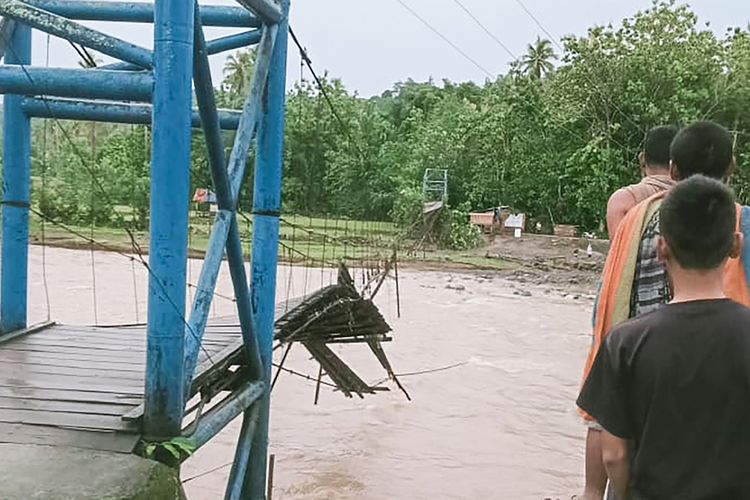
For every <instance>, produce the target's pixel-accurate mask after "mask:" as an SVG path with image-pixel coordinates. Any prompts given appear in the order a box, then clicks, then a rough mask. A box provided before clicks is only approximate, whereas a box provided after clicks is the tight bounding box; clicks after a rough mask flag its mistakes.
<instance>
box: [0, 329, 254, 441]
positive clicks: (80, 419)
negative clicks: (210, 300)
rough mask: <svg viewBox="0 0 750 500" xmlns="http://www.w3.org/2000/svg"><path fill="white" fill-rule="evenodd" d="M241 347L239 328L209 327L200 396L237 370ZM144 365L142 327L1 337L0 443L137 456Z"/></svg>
mask: <svg viewBox="0 0 750 500" xmlns="http://www.w3.org/2000/svg"><path fill="white" fill-rule="evenodd" d="M241 343H242V338H241V335H240V331H239V328H238V327H237V326H233V325H229V324H228V321H225V322H224V324H223V325H222V324H221V323H219V324H214V325H209V327H208V328H206V333H205V335H204V340H203V349H202V351H201V355H200V361H199V367H198V370H197V375H196V381H195V383H194V390H195V389H196V385H200V384H202V383H208V380H209V379H216V378H219V379H220V378H221V377H222V373H221V371H222V370H228V368H229V367H230V366H233V365H236V364H237V360H238V359H240V358H241V357H242V356H241V352H242V351H241V346H242V344H241ZM209 357H210V359H211V361H210V362H209V361H208V358H209ZM145 364H146V329H145V327H143V326H138V327H117V328H109V327H96V328H93V327H80V326H75V327H73V326H65V325H52V324H49V325H45V326H42V327H38V328H36V329H30V330H28V331H26V332H19V334H11V335H10V336H9V337H8V338H6V339H0V443H16V444H47V445H66V446H73V447H80V448H89V449H96V450H104V451H115V452H123V453H130V452H132V451H133V449H134V447H135V445H136V443H137V442H138V440H139V439H140V435H139V424H138V421H137V419H134V418H133V416H134V415H135V416H137V414H138V408H139V406H140V405H141V404H142V403H143V392H144V378H145Z"/></svg>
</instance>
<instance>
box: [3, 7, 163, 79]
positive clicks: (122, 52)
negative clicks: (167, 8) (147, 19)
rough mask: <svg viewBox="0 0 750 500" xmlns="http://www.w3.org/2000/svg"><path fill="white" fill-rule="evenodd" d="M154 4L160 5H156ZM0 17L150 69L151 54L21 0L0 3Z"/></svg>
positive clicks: (141, 48)
mask: <svg viewBox="0 0 750 500" xmlns="http://www.w3.org/2000/svg"><path fill="white" fill-rule="evenodd" d="M157 5H160V4H159V3H157ZM0 15H3V16H6V17H9V18H11V19H14V20H15V21H16V22H18V23H24V24H27V25H28V26H31V27H32V28H36V29H38V30H40V31H44V32H45V33H49V34H50V35H55V36H58V37H61V38H65V39H67V40H70V41H71V42H75V43H80V44H81V45H84V46H86V47H89V48H91V49H94V50H97V51H99V52H101V53H102V54H106V55H108V56H112V57H115V58H117V59H121V60H123V61H127V62H131V63H133V64H136V65H138V66H140V67H142V68H150V67H151V63H152V59H153V57H152V55H151V51H149V50H147V49H144V48H143V47H139V46H137V45H135V44H132V43H130V42H125V41H123V40H120V39H119V38H115V37H113V36H109V35H105V34H104V33H101V32H99V31H96V30H94V29H91V28H87V27H86V26H83V25H81V24H77V23H74V22H72V21H69V20H67V19H65V18H64V17H62V16H58V15H57V14H52V13H50V12H47V11H46V10H43V9H39V8H37V7H34V6H32V5H28V4H26V3H24V2H22V1H21V0H3V1H2V2H0ZM157 26H158V23H157ZM157 29H158V28H157Z"/></svg>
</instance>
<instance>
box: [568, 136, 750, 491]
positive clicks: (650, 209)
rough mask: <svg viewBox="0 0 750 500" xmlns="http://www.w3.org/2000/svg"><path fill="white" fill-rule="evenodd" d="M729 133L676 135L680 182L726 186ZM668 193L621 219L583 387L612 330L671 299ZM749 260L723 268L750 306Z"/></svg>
mask: <svg viewBox="0 0 750 500" xmlns="http://www.w3.org/2000/svg"><path fill="white" fill-rule="evenodd" d="M732 150H733V141H732V137H731V136H730V134H729V132H728V131H727V130H726V129H725V128H724V127H722V126H720V125H717V124H715V123H712V122H696V123H694V124H692V125H690V126H688V127H685V128H684V129H683V130H681V131H680V132H679V134H677V136H676V137H675V139H674V141H673V142H672V146H671V153H670V154H671V167H670V168H671V175H672V178H673V179H674V180H675V181H681V180H684V179H688V178H689V177H691V176H693V175H695V174H702V175H705V176H707V177H711V178H713V179H716V180H720V181H726V180H727V179H728V178H729V176H730V175H731V174H732V170H733V167H734V157H733V151H732ZM665 193H666V192H664V191H663V192H661V193H657V194H656V195H654V196H652V197H651V198H649V199H647V200H646V201H644V202H641V203H640V204H638V205H636V206H635V207H634V208H632V209H631V210H630V212H628V214H627V215H626V216H625V217H624V218H623V219H622V221H621V223H620V226H619V227H618V229H617V232H616V234H615V235H614V237H613V238H612V245H611V248H610V251H609V254H608V256H607V262H606V264H605V267H604V271H603V274H602V287H601V290H600V293H599V296H598V298H597V304H596V306H595V310H594V332H593V333H594V334H593V342H592V346H591V350H590V352H589V356H588V359H587V361H586V366H585V369H584V382H585V381H586V379H587V377H588V375H589V372H590V371H591V368H592V366H593V364H594V360H595V358H596V356H597V354H598V352H599V349H600V347H601V346H602V345H603V343H604V341H605V339H606V337H607V334H608V333H609V331H610V330H611V329H612V328H614V327H616V326H617V325H619V324H620V323H623V322H624V321H626V320H627V319H629V318H633V317H635V316H637V315H639V314H644V313H647V312H650V311H653V310H656V309H658V308H660V307H662V306H663V305H664V304H666V303H668V302H669V301H670V300H672V290H671V286H670V282H669V279H668V276H667V272H666V269H665V268H664V266H663V265H662V264H661V262H660V261H659V258H658V255H657V245H658V241H659V235H660V225H659V224H660V216H659V208H660V206H661V203H662V201H663V199H664V195H665ZM735 208H736V213H737V216H736V220H737V221H738V230H739V229H742V230H743V231H744V232H746V233H748V234H746V237H747V239H748V241H750V209H748V208H747V207H744V208H743V207H741V206H739V205H737V206H736V207H735ZM748 264H750V257H745V258H731V259H729V260H728V262H727V264H726V265H725V266H724V271H723V280H724V292H725V293H726V294H727V296H728V297H729V298H731V299H733V300H735V301H736V302H739V303H741V304H744V305H750V292H749V291H748V281H747V280H748V278H750V269H746V266H747V265H748ZM582 414H583V417H584V420H585V421H586V422H587V424H588V426H589V430H588V434H587V436H586V463H585V468H586V487H585V491H584V498H585V499H586V500H600V499H601V498H602V497H603V495H604V492H605V489H606V484H607V474H606V470H605V468H604V463H603V457H602V434H603V433H602V432H601V428H600V426H599V424H598V422H596V419H595V418H594V417H592V416H591V415H589V414H587V413H585V411H584V412H582Z"/></svg>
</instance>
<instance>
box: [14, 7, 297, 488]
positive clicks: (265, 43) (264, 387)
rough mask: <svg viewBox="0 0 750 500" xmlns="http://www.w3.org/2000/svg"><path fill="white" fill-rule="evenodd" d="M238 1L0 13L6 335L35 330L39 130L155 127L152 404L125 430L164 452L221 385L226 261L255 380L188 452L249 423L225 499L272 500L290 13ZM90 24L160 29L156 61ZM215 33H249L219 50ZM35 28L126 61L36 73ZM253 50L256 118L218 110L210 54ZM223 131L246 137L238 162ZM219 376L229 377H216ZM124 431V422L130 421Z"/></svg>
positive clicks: (251, 106)
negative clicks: (195, 181)
mask: <svg viewBox="0 0 750 500" xmlns="http://www.w3.org/2000/svg"><path fill="white" fill-rule="evenodd" d="M238 3H239V5H237V6H201V5H199V4H198V1H197V0H196V1H188V0H155V3H153V4H152V3H133V2H123V1H100V0H0V16H2V24H1V28H0V32H1V33H2V37H0V56H4V64H3V65H2V66H0V93H2V94H4V95H5V97H4V107H3V111H4V131H3V133H4V137H3V138H4V151H3V198H2V199H3V201H2V203H3V207H2V208H3V210H2V255H1V258H2V260H1V262H2V271H1V274H0V342H3V341H2V338H3V337H6V338H11V337H13V336H15V335H19V334H22V333H23V332H24V331H26V330H28V325H27V296H28V249H29V218H30V212H31V210H32V207H33V200H31V199H30V197H31V126H30V120H31V119H33V118H52V119H73V120H91V121H106V122H116V123H129V124H151V125H152V128H151V130H152V165H151V212H150V213H151V217H150V225H151V226H150V249H149V257H148V269H149V295H148V326H147V328H146V329H145V331H144V332H143V334H144V335H145V345H146V348H145V362H143V364H144V365H145V375H144V378H143V382H144V383H143V394H142V405H141V406H139V407H138V408H135V409H134V410H133V411H134V415H135V417H133V416H132V415H131V417H133V418H132V419H131V420H132V422H134V424H132V425H135V427H128V429H130V430H129V432H131V433H135V434H137V436H138V439H139V442H141V443H164V442H168V441H169V440H172V439H174V438H176V437H179V436H181V435H185V430H184V429H183V422H184V419H185V415H186V402H187V401H188V400H189V399H190V397H191V396H193V395H195V394H196V391H197V390H198V389H196V384H198V383H199V379H200V380H201V381H202V380H204V379H206V378H211V377H209V376H208V375H211V373H209V372H210V371H211V370H214V371H215V370H218V368H214V367H213V365H212V367H211V368H210V369H209V370H208V371H205V370H204V371H201V369H200V368H201V367H200V365H201V363H200V358H201V351H202V349H203V347H202V345H201V344H202V339H203V337H204V332H206V331H207V322H208V312H209V308H210V305H211V300H212V298H213V291H214V288H215V285H216V281H217V276H218V273H219V268H220V264H221V262H222V260H223V258H224V256H225V255H226V259H227V261H228V263H229V267H230V271H231V278H232V282H233V286H234V293H235V299H236V303H237V315H238V318H239V323H240V325H241V328H240V330H241V342H240V344H241V346H240V348H239V351H240V355H241V356H242V358H243V360H242V363H241V364H242V366H243V370H242V377H241V378H240V380H235V381H234V382H233V384H232V389H231V391H230V394H229V396H227V397H226V399H225V400H223V401H222V402H221V403H220V404H219V405H216V406H215V407H214V408H212V409H211V410H210V411H208V412H207V413H205V414H204V415H202V417H201V418H200V420H199V421H198V422H197V424H196V425H195V426H194V428H193V429H192V430H191V433H190V438H191V439H192V440H193V442H194V444H195V445H196V446H200V445H202V444H204V443H205V442H207V441H208V440H209V439H210V438H211V437H213V436H214V435H216V434H217V433H218V432H219V431H220V430H221V429H222V428H223V427H224V426H226V424H228V423H229V422H230V421H231V420H232V419H234V418H235V417H237V416H240V415H242V418H243V424H242V430H241V435H240V438H239V442H238V444H237V449H236V455H235V460H234V466H233V468H232V472H231V474H230V481H229V485H228V487H227V495H226V498H253V499H256V498H258V499H259V498H264V497H265V481H266V479H265V478H266V468H267V463H266V462H267V444H268V414H269V392H270V391H269V379H270V374H271V355H272V339H273V323H274V309H275V289H276V282H275V280H276V265H277V246H278V235H279V212H280V208H281V174H282V149H283V136H284V98H285V75H286V53H287V32H288V12H289V0H280V1H277V0H238ZM78 21H110V22H118V23H153V25H154V47H153V51H151V50H148V49H146V48H144V47H140V46H138V45H135V44H133V43H130V42H127V41H124V40H121V39H118V38H116V37H113V36H110V35H108V34H106V33H103V32H100V31H97V30H94V29H91V28H89V27H87V26H85V25H83V24H81V23H80V22H78ZM204 26H221V27H233V28H243V29H244V30H245V31H243V32H241V33H239V34H235V35H230V36H225V37H222V38H218V39H214V40H206V39H205V37H204V32H203V27H204ZM32 30H40V31H42V32H45V33H48V34H51V35H52V36H55V37H60V38H63V39H66V40H69V41H71V42H73V43H76V44H80V45H82V46H84V47H87V48H90V49H92V50H95V51H97V52H100V53H102V54H106V55H108V56H111V57H113V58H115V59H117V60H119V62H117V63H114V64H109V65H107V66H103V67H99V68H96V69H63V68H46V67H44V68H42V67H33V66H32V65H31V49H32V47H31V40H32V37H31V33H32ZM252 44H257V46H258V48H257V50H258V52H257V61H256V65H255V74H254V78H253V81H252V86H251V90H250V92H249V94H248V96H247V98H246V100H245V104H244V107H243V109H242V110H240V111H239V112H229V111H225V110H219V109H217V106H216V99H215V95H214V87H213V83H212V81H211V74H210V71H209V63H208V57H209V55H211V54H217V53H220V52H223V51H227V50H232V49H236V48H240V47H244V46H249V45H252ZM193 96H195V98H196V101H197V108H196V109H193ZM194 127H200V128H202V130H203V132H204V134H205V137H206V143H207V149H208V155H209V159H210V167H211V174H212V178H213V189H214V191H215V193H216V196H217V201H218V213H217V214H216V218H215V223H214V225H213V230H212V233H211V235H210V242H209V249H208V252H207V254H206V258H205V261H204V265H203V269H202V271H201V275H200V282H199V284H198V292H197V294H196V297H195V300H194V302H193V304H192V308H191V309H190V310H189V311H188V310H186V307H185V302H186V270H187V245H188V217H189V214H188V210H189V199H190V198H189V194H190V193H189V182H190V147H191V129H192V128H194ZM223 130H236V135H235V142H234V146H233V148H232V151H231V154H230V155H229V157H228V158H226V157H225V152H224V148H223V143H222V131H223ZM253 143H254V144H255V152H256V154H255V157H256V160H255V174H254V182H255V184H254V207H253V217H254V232H253V254H252V265H251V275H250V276H249V277H248V276H246V271H245V267H244V265H243V253H242V246H241V241H240V231H239V226H238V223H237V216H236V213H237V198H238V196H239V192H240V186H241V183H242V182H243V179H244V178H245V165H246V163H247V158H248V152H249V150H250V148H251V147H252V146H253ZM35 335H40V334H38V333H37V334H35ZM206 335H208V334H206ZM13 341H15V340H13ZM92 342H93V343H96V339H95V338H93V340H92ZM2 347H3V344H2V343H0V349H2ZM222 356H223V354H221V353H218V354H215V355H214V358H213V360H212V363H213V364H215V365H221V364H222V362H223V361H225V360H226V359H228V358H226V357H222ZM227 356H228V355H227ZM102 361H104V362H106V360H102ZM227 373H228V372H227ZM213 375H214V378H216V376H217V374H216V373H214V374H213ZM218 376H219V377H221V376H224V375H222V374H221V373H219V374H218ZM227 376H229V375H227ZM127 417H128V416H127V415H123V419H124V420H127Z"/></svg>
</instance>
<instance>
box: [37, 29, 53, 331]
mask: <svg viewBox="0 0 750 500" xmlns="http://www.w3.org/2000/svg"><path fill="white" fill-rule="evenodd" d="M51 38H52V37H51V35H49V34H48V35H47V47H46V54H45V66H46V67H47V68H49V56H50V50H49V46H50V39H51ZM48 128H49V127H48V123H47V118H45V119H44V121H43V122H42V194H41V196H40V198H41V200H40V204H41V206H42V207H46V206H47V133H48ZM40 227H41V231H42V235H41V238H42V286H43V287H44V303H45V307H46V310H47V321H50V320H51V319H52V304H51V303H50V298H49V283H48V281H47V236H46V233H47V231H46V222H45V220H44V219H42V220H41V221H40Z"/></svg>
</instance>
